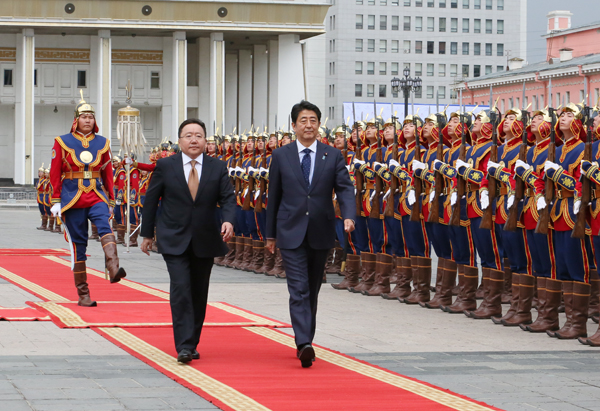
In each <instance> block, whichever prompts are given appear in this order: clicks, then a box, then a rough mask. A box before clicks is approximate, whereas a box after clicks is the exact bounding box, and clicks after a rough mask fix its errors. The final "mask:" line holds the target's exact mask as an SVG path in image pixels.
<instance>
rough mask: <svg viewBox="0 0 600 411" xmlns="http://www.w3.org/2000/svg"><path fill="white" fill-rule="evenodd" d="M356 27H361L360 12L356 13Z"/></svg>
mask: <svg viewBox="0 0 600 411" xmlns="http://www.w3.org/2000/svg"><path fill="white" fill-rule="evenodd" d="M356 28H357V29H358V30H361V29H362V28H363V15H362V14H357V15H356Z"/></svg>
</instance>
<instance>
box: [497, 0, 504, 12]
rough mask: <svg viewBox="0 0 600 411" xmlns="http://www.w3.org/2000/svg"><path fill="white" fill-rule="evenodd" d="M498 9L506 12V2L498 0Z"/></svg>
mask: <svg viewBox="0 0 600 411" xmlns="http://www.w3.org/2000/svg"><path fill="white" fill-rule="evenodd" d="M496 8H497V9H498V10H504V0H498V1H497V2H496Z"/></svg>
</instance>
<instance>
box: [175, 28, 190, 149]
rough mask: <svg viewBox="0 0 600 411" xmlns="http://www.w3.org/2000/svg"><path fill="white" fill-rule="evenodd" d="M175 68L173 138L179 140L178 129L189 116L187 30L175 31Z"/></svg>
mask: <svg viewBox="0 0 600 411" xmlns="http://www.w3.org/2000/svg"><path fill="white" fill-rule="evenodd" d="M172 41H173V50H172V51H173V54H172V56H173V57H172V58H173V69H172V76H173V77H172V79H171V81H172V84H173V85H172V87H173V88H172V93H173V94H172V95H173V98H172V103H173V104H172V106H171V115H172V118H173V122H172V124H171V127H172V130H173V131H172V134H171V136H172V139H171V141H175V140H177V138H178V136H177V129H178V128H179V124H181V123H182V122H183V121H184V120H185V119H186V118H187V40H186V38H185V31H176V32H174V33H173V40H172Z"/></svg>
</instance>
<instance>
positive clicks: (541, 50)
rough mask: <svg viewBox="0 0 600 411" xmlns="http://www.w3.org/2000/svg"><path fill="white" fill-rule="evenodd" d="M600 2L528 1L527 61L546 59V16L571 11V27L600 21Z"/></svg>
mask: <svg viewBox="0 0 600 411" xmlns="http://www.w3.org/2000/svg"><path fill="white" fill-rule="evenodd" d="M599 6H600V2H598V0H569V1H564V0H560V1H559V0H527V27H528V33H527V61H528V63H530V64H531V63H536V62H538V61H543V60H545V59H546V39H545V38H543V37H541V36H542V35H543V34H546V30H547V27H548V18H547V17H546V14H548V13H549V12H551V11H554V10H569V11H570V12H571V13H573V16H572V17H571V27H576V26H581V25H584V24H589V23H591V22H593V21H599V20H600V14H599V13H598V7H599Z"/></svg>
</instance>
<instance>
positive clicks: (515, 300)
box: [492, 267, 523, 324]
mask: <svg viewBox="0 0 600 411" xmlns="http://www.w3.org/2000/svg"><path fill="white" fill-rule="evenodd" d="M504 272H505V273H506V267H505V270H504ZM511 273H512V272H511ZM521 275H523V274H519V273H514V274H511V279H512V291H511V293H510V297H511V300H510V307H508V311H507V312H506V314H504V315H503V316H502V317H492V321H493V322H494V324H504V323H503V321H504V320H508V319H510V318H511V317H512V316H513V315H515V313H516V312H517V308H518V305H519V287H520V280H521Z"/></svg>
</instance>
